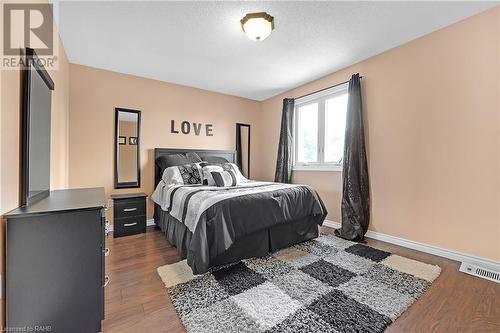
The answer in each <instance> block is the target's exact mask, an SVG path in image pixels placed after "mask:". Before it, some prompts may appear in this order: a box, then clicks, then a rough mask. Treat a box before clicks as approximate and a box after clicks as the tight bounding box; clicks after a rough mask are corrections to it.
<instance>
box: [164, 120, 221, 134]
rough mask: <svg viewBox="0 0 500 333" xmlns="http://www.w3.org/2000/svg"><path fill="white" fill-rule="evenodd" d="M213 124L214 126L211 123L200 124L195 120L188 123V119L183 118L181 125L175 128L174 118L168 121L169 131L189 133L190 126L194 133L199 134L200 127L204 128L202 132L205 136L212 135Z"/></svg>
mask: <svg viewBox="0 0 500 333" xmlns="http://www.w3.org/2000/svg"><path fill="white" fill-rule="evenodd" d="M213 126H214V125H213V124H202V123H196V122H193V123H190V122H189V121H187V120H184V121H182V122H181V126H180V127H179V128H178V129H177V127H176V125H175V120H174V119H172V120H171V121H170V133H173V134H179V133H182V134H189V133H191V128H192V130H193V133H194V135H196V136H199V135H200V133H201V132H202V128H204V131H203V133H204V134H205V136H214V133H213Z"/></svg>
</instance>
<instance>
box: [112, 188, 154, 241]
mask: <svg viewBox="0 0 500 333" xmlns="http://www.w3.org/2000/svg"><path fill="white" fill-rule="evenodd" d="M146 198H147V194H145V193H127V194H114V195H112V196H111V199H113V219H114V222H113V237H121V236H128V235H135V234H139V233H142V232H146Z"/></svg>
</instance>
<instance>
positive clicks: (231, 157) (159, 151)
mask: <svg viewBox="0 0 500 333" xmlns="http://www.w3.org/2000/svg"><path fill="white" fill-rule="evenodd" d="M187 153H196V154H198V156H200V157H201V159H203V158H204V157H206V156H214V157H222V158H224V159H226V160H227V161H228V162H231V163H236V151H235V150H205V149H179V148H155V163H154V166H155V167H154V168H155V183H154V186H155V187H156V185H157V184H158V183H159V182H160V179H161V176H162V174H161V173H162V171H163V170H160V168H158V167H157V166H156V160H157V159H158V157H160V156H166V155H175V154H182V155H185V154H187Z"/></svg>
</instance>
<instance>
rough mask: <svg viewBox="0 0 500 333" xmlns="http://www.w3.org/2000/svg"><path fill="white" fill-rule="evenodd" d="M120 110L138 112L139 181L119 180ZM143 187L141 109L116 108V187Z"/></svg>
mask: <svg viewBox="0 0 500 333" xmlns="http://www.w3.org/2000/svg"><path fill="white" fill-rule="evenodd" d="M120 112H129V113H136V114H137V181H135V182H119V181H118V149H119V145H118V133H119V129H118V114H119V113H120ZM138 187H141V111H139V110H132V109H125V108H115V189H119V188H138Z"/></svg>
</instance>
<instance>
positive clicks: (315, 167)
mask: <svg viewBox="0 0 500 333" xmlns="http://www.w3.org/2000/svg"><path fill="white" fill-rule="evenodd" d="M292 171H329V172H342V165H328V166H324V165H294V166H293V167H292Z"/></svg>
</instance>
